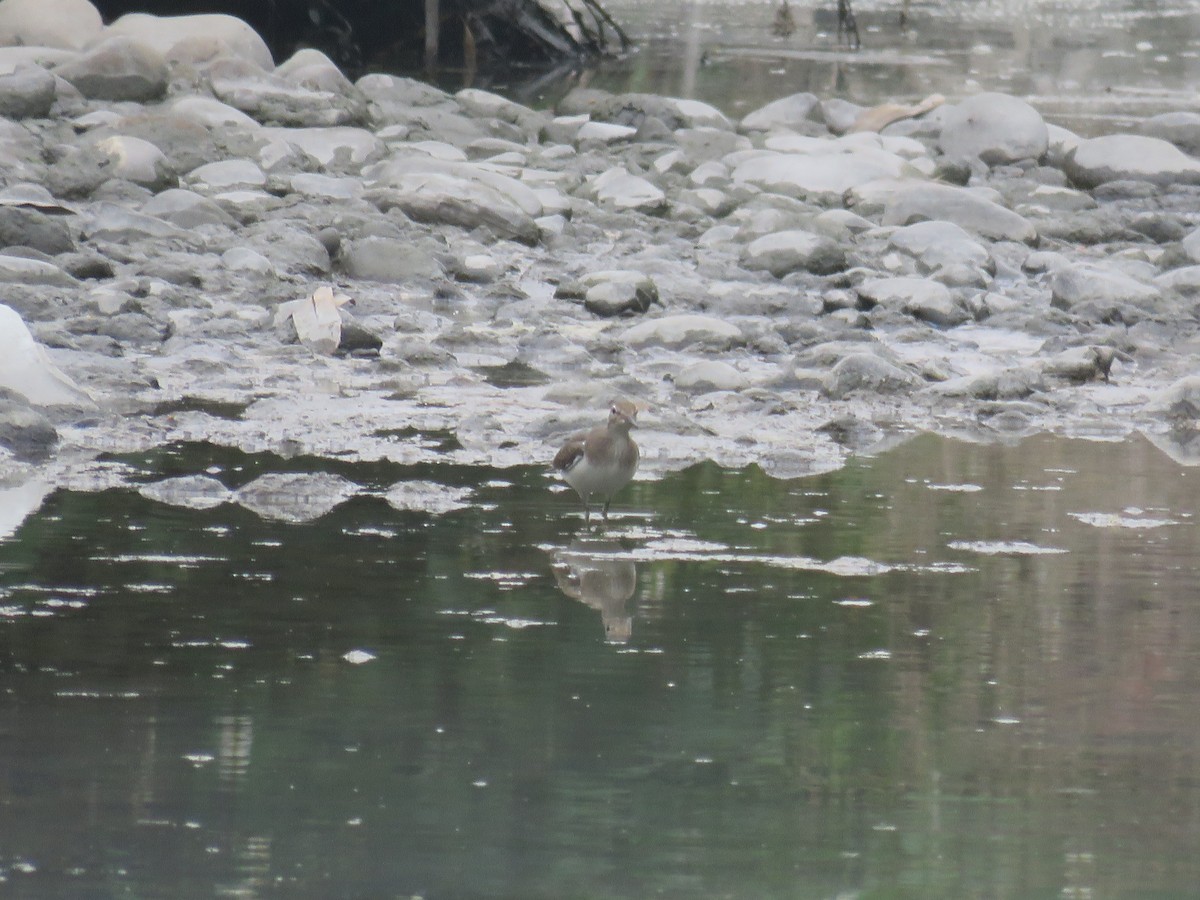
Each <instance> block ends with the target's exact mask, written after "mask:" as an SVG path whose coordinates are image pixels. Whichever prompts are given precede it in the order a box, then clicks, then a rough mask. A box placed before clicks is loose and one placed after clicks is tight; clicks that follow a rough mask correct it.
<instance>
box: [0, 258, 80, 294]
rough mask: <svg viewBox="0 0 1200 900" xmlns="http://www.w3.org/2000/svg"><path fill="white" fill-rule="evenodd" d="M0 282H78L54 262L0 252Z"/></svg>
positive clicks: (59, 284)
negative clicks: (6, 254)
mask: <svg viewBox="0 0 1200 900" xmlns="http://www.w3.org/2000/svg"><path fill="white" fill-rule="evenodd" d="M0 283H5V284H53V285H57V286H59V287H72V286H74V285H76V284H78V282H77V281H76V280H75V279H74V278H72V277H71V276H70V275H68V274H67V273H66V272H64V271H63V270H62V269H60V268H59V267H58V266H56V265H54V263H50V262H43V261H42V260H40V259H25V258H24V257H23V256H5V255H3V254H0Z"/></svg>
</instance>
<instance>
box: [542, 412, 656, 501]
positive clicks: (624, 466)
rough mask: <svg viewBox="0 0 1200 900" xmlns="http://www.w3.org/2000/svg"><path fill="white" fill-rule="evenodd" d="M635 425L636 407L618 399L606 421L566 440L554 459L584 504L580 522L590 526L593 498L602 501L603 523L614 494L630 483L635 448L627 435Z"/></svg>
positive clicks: (633, 469)
mask: <svg viewBox="0 0 1200 900" xmlns="http://www.w3.org/2000/svg"><path fill="white" fill-rule="evenodd" d="M636 426H637V407H636V406H634V404H633V402H632V401H630V400H625V399H621V400H617V401H616V402H614V403H613V405H612V406H611V407H610V408H609V411H608V422H607V423H606V424H604V425H597V426H596V427H595V428H593V429H591V430H590V431H581V432H579V433H578V434H573V435H571V436H570V437H569V438H567V442H566V443H565V444H563V445H562V448H561V449H560V450H559V451H558V453H557V454H555V456H554V463H553V466H554V469H555V471H557V472H559V473H561V474H562V476H563V478H564V479H565V480H566V482H567V484H569V485H570V486H571V487H573V488H574V489H575V493H577V494H579V499H581V500H582V501H583V523H584V525H587V524H589V522H590V521H591V515H592V498H593V497H596V498H597V499H601V500H603V501H604V511H603V516H604V521H605V522H607V521H608V506H609V504H610V503H612V498H613V495H614V494H615V493H617V491H619V490H621V488H623V487H625V485H627V484H629V482H630V481H631V480H632V479H633V473H634V472H636V471H637V467H638V460H639V458H640V454H639V453H638V446H637V444H635V443H634V442H633V438H631V437H630V436H629V431H630V429H632V428H635V427H636Z"/></svg>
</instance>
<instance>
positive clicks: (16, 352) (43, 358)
mask: <svg viewBox="0 0 1200 900" xmlns="http://www.w3.org/2000/svg"><path fill="white" fill-rule="evenodd" d="M0 387H3V388H7V389H8V390H10V391H14V392H16V393H18V394H20V395H21V396H22V397H24V398H25V399H26V400H28V401H29V402H30V403H32V404H33V405H34V406H59V405H64V406H93V405H95V404H94V402H93V400H92V398H91V395H89V394H88V393H87V391H85V390H84V389H83V388H81V387H79V385H77V384H76V383H75V382H74V381H72V380H71V379H70V378H68V377H67V376H66V375H65V374H63V372H62V371H61V370H60V369H59V368H58V366H56V365H54V363H52V362H51V361H50V359H49V357H48V356H47V355H46V351H45V349H44V348H43V347H42V346H41V344H39V343H37V341H35V340H34V339H33V335H32V334H30V333H29V328H28V327H26V325H25V322H24V321H23V320H22V319H21V317H20V316H19V315H18V314H17V311H16V310H14V309H13V308H12V307H11V306H5V305H4V304H0Z"/></svg>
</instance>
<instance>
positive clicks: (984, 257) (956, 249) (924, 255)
mask: <svg viewBox="0 0 1200 900" xmlns="http://www.w3.org/2000/svg"><path fill="white" fill-rule="evenodd" d="M888 243H889V244H891V245H892V246H893V247H895V248H897V249H898V250H902V251H904V252H905V253H908V254H910V255H911V256H913V257H915V258H916V259H917V260H918V261H919V262H920V263H921V266H922V268H924V269H925V271H927V272H932V271H936V270H938V269H943V268H946V267H949V266H967V267H971V268H975V269H980V270H985V271H988V272H989V273H994V272H995V263H994V262H993V261H992V257H991V254H990V253H989V252H988V251H987V249H986V248H985V247H984V246H983V245H982V244H980V243H979V242H978V241H976V240H975V239H974V238H972V237H971V235H970V234H968V233H967V232H966V231H965V230H964V229H962V228H960V227H959V226H958V225H955V224H954V223H953V222H940V221H928V222H916V223H914V224H912V225H905V226H903V227H902V228H897V229H896V230H895V231H894V232H892V234H891V235H890V236H889V237H888Z"/></svg>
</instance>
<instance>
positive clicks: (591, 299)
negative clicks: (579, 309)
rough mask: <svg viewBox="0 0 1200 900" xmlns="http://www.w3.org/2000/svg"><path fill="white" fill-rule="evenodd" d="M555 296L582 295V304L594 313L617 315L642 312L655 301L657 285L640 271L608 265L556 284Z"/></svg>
mask: <svg viewBox="0 0 1200 900" xmlns="http://www.w3.org/2000/svg"><path fill="white" fill-rule="evenodd" d="M555 296H556V297H562V298H567V299H576V300H578V299H582V300H583V305H584V308H586V309H587V310H588V312H591V313H593V314H595V315H598V316H606V317H607V316H619V315H624V314H625V313H644V312H646V311H647V310H648V309H649V308H650V307H651V306H652V305H653V304H654V303H657V302H658V286H657V285H656V284H655V283H654V279H653V278H651V277H650V276H648V275H646V274H644V273H642V272H637V271H634V270H631V269H608V270H601V271H599V272H589V273H587V274H586V275H584V276H583V277H582V278H580V279H578V280H577V281H575V282H571V283H568V284H563V285H560V286H559V288H558V289H557V290H556V291H555Z"/></svg>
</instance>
